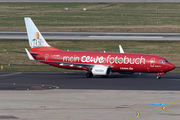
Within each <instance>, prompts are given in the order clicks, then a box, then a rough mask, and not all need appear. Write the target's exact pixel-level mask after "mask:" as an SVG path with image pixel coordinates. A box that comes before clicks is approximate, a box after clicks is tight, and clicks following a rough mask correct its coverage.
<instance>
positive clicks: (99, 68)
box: [92, 65, 111, 76]
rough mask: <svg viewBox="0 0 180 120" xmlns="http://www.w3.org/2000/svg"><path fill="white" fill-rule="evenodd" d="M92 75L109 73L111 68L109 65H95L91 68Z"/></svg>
mask: <svg viewBox="0 0 180 120" xmlns="http://www.w3.org/2000/svg"><path fill="white" fill-rule="evenodd" d="M92 74H93V75H106V76H108V75H110V74H111V68H110V67H109V66H104V65H96V66H94V67H93V69H92Z"/></svg>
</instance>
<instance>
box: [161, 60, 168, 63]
mask: <svg viewBox="0 0 180 120" xmlns="http://www.w3.org/2000/svg"><path fill="white" fill-rule="evenodd" d="M160 62H161V63H166V62H169V61H168V60H160Z"/></svg>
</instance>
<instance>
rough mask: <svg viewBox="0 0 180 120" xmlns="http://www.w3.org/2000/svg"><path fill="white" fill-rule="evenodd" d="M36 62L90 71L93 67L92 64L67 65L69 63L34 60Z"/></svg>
mask: <svg viewBox="0 0 180 120" xmlns="http://www.w3.org/2000/svg"><path fill="white" fill-rule="evenodd" d="M36 61H39V62H43V63H59V65H60V66H70V67H78V68H87V69H91V68H93V67H94V66H95V65H94V64H83V63H69V62H58V61H45V60H36Z"/></svg>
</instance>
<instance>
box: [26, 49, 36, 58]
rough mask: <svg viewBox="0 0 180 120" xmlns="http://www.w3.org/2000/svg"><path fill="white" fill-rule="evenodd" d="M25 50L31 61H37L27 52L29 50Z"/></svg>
mask: <svg viewBox="0 0 180 120" xmlns="http://www.w3.org/2000/svg"><path fill="white" fill-rule="evenodd" d="M25 50H26V53H27V55H28V57H29V59H30V60H35V59H34V58H33V56H32V55H31V54H30V53H29V51H28V50H27V48H25Z"/></svg>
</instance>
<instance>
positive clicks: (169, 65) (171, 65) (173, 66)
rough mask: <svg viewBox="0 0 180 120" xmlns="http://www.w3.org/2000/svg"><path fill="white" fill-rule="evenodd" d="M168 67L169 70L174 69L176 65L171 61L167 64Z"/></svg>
mask: <svg viewBox="0 0 180 120" xmlns="http://www.w3.org/2000/svg"><path fill="white" fill-rule="evenodd" d="M167 68H168V71H170V70H173V69H174V68H175V65H174V64H172V63H169V64H168V65H167Z"/></svg>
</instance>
